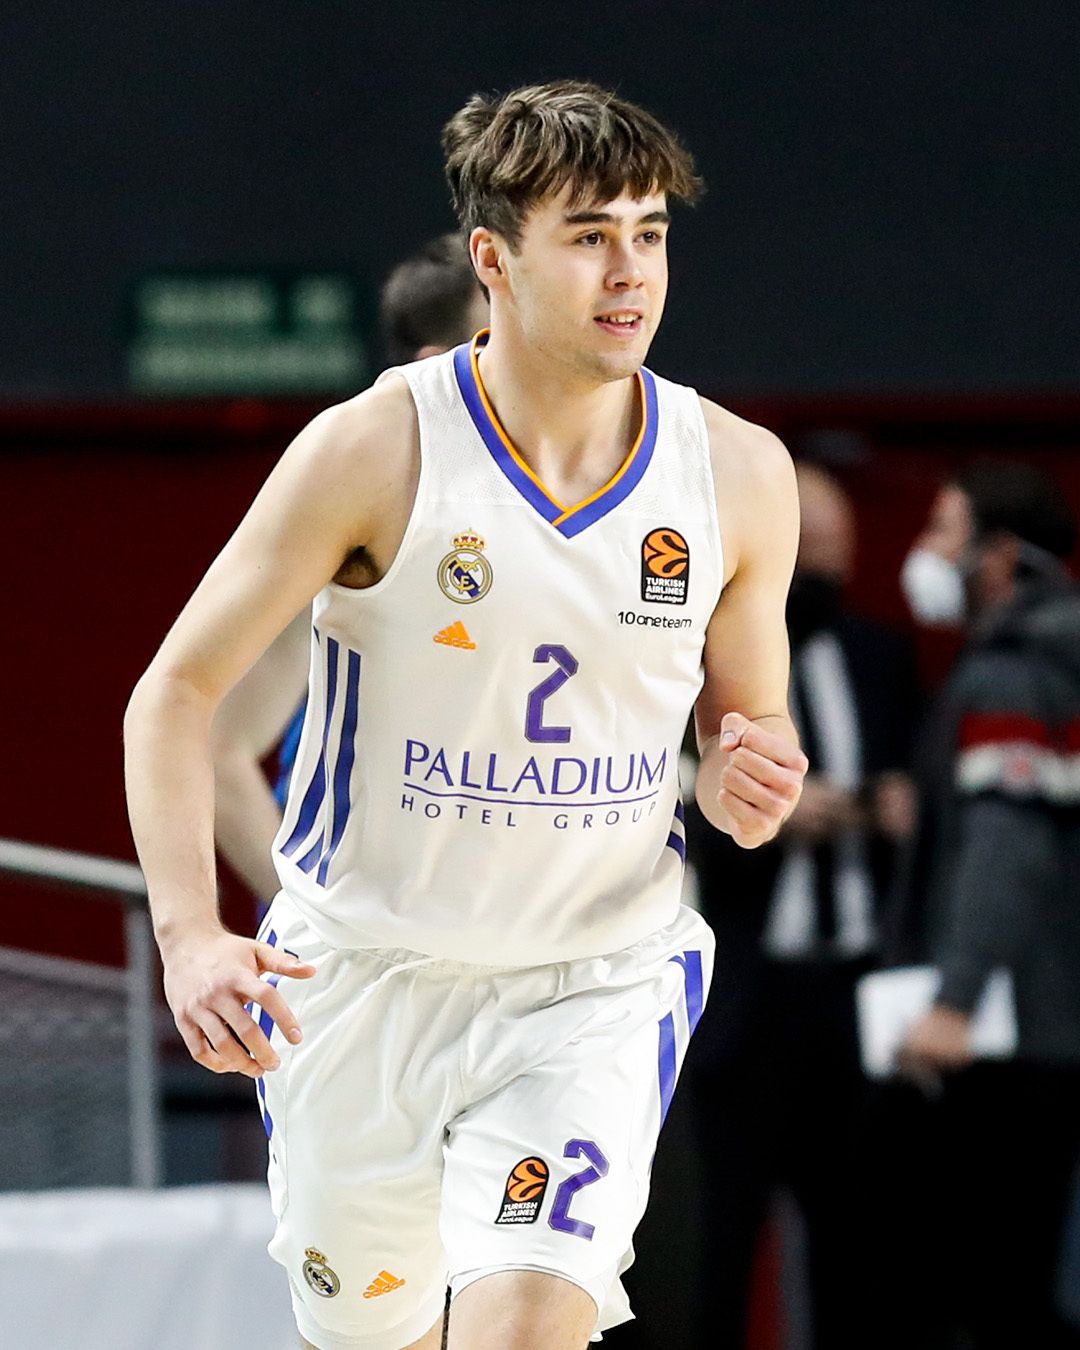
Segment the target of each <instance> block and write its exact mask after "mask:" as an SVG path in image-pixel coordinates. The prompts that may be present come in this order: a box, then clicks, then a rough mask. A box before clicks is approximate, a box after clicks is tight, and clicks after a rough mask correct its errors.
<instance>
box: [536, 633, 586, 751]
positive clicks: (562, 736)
mask: <svg viewBox="0 0 1080 1350" xmlns="http://www.w3.org/2000/svg"><path fill="white" fill-rule="evenodd" d="M533 661H535V662H537V663H538V664H540V665H546V664H547V662H549V661H554V662H555V665H556V667H557V669H555V670H553V671H552V672H551V674H550V675H549V676H548V677H547V679H546V680H541V681H540V683H539V684H538V685H537V686H536V688H535V689H534V690H533V691H532V693H531V694H530V695H529V702H528V704H527V705H526V708H525V738H526V740H530V741H533V742H534V743H538V744H548V745H550V744H552V743H553V742H557V743H561V744H565V742H566V741H568V740H569V739H570V728H569V727H546V726H545V725H544V703H545V701H546V700H547V699H549V698H550V697H551V696H552V694H555V693H557V692H558V691H559V690H560V689H561V688H562V687H563V685H564V684H565V683H566V682H567V680H568V679H570V677H571V676H572V675H576V674H577V668H578V663H577V657H576V656H571V655H570V653H569V652H568V651H567V650H566V648H565V647H560V646H558V645H555V644H553V643H550V642H545V643H542V644H541V645H540V646H539V647H537V649H536V651H535V652H534V653H533Z"/></svg>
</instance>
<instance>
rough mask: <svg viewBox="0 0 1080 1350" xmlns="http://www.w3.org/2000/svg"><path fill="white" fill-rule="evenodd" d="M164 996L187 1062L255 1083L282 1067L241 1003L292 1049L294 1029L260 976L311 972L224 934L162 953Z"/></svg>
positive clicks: (283, 955)
mask: <svg viewBox="0 0 1080 1350" xmlns="http://www.w3.org/2000/svg"><path fill="white" fill-rule="evenodd" d="M164 965H165V997H166V999H167V1000H168V1004H169V1007H170V1008H171V1009H172V1014H173V1018H174V1019H175V1021H176V1026H177V1029H178V1031H179V1032H180V1035H181V1036H182V1037H183V1038H184V1044H185V1045H186V1046H187V1048H188V1051H189V1053H190V1055H191V1058H192V1059H193V1060H195V1062H196V1063H197V1064H202V1065H203V1066H204V1067H205V1068H207V1069H211V1070H212V1071H213V1072H214V1073H242V1074H246V1075H247V1077H249V1078H261V1077H262V1075H263V1073H264V1072H265V1071H266V1070H267V1069H276V1068H277V1067H278V1065H279V1064H280V1062H281V1061H280V1060H279V1059H278V1056H277V1053H276V1051H274V1050H273V1049H271V1046H270V1042H269V1040H268V1039H267V1037H266V1036H265V1035H264V1034H263V1032H262V1030H261V1029H260V1027H259V1025H258V1023H257V1022H256V1021H255V1019H254V1018H253V1017H252V1016H251V1014H250V1013H249V1012H248V1011H247V1008H246V1007H245V1004H247V1003H257V1004H258V1005H259V1006H260V1007H261V1008H262V1009H263V1010H264V1011H265V1012H267V1013H269V1014H270V1016H271V1017H272V1018H273V1020H274V1022H275V1023H276V1024H277V1026H278V1028H279V1029H280V1030H281V1032H282V1033H283V1034H284V1035H285V1036H286V1037H287V1039H288V1040H289V1041H291V1042H292V1043H293V1044H294V1045H295V1044H297V1042H299V1040H300V1039H301V1031H300V1024H299V1023H298V1022H297V1020H296V1018H295V1017H294V1016H293V1014H292V1011H291V1010H290V1008H289V1005H288V1004H287V1003H286V1002H285V999H284V998H283V997H282V995H281V994H280V992H279V991H278V990H277V989H275V988H274V986H273V985H272V984H270V983H269V982H268V981H267V980H264V979H261V978H260V977H261V976H262V975H263V974H264V973H267V974H269V973H276V974H279V975H287V976H288V977H289V978H290V979H294V980H306V979H310V978H311V976H312V975H314V974H315V967H314V966H310V965H305V964H304V963H303V962H302V961H298V960H297V959H296V957H295V956H290V955H289V954H288V952H283V951H280V950H279V949H278V948H276V947H271V946H269V945H268V944H267V943H265V942H255V941H254V940H253V939H251V938H244V937H238V936H237V935H236V934H235V933H227V932H226V931H225V930H224V929H217V930H214V931H213V932H210V933H206V934H201V935H199V936H198V937H188V938H187V939H185V940H184V941H182V942H180V943H177V944H176V945H175V946H173V947H171V948H170V949H169V951H168V952H167V953H165V954H164Z"/></svg>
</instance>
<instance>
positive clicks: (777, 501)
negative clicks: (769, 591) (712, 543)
mask: <svg viewBox="0 0 1080 1350" xmlns="http://www.w3.org/2000/svg"><path fill="white" fill-rule="evenodd" d="M701 411H702V414H703V416H704V418H705V427H706V430H707V431H708V434H709V452H710V456H711V460H712V468H713V478H714V480H715V483H716V498H717V502H716V505H717V512H718V514H719V519H720V529H721V532H722V534H723V537H724V540H725V550H724V552H725V562H726V568H725V570H726V571H727V574H728V579H730V577H731V576H732V575H733V574H734V572H735V571H736V570H737V569H738V566H739V558H740V555H742V554H744V553H745V552H746V551H747V550H749V549H751V548H753V547H754V545H755V544H756V543H758V541H759V540H760V541H763V540H764V538H765V537H766V536H767V535H768V534H769V533H770V532H771V533H772V534H773V537H774V538H775V537H776V535H777V534H778V533H779V534H782V535H783V536H785V537H786V536H790V537H791V538H793V539H794V538H795V537H796V536H797V533H798V492H797V488H796V482H795V469H794V466H793V464H792V462H791V456H790V454H789V453H788V451H787V447H786V446H785V445H784V443H783V441H781V440H780V438H779V436H776V435H774V434H773V432H771V431H769V430H768V428H766V427H762V426H758V425H757V424H756V423H754V422H748V421H747V420H746V419H745V418H743V417H739V416H737V415H736V414H735V413H733V412H731V411H729V410H728V409H727V408H722V407H721V406H720V405H719V404H718V403H713V402H712V401H711V400H710V399H707V398H702V399H701Z"/></svg>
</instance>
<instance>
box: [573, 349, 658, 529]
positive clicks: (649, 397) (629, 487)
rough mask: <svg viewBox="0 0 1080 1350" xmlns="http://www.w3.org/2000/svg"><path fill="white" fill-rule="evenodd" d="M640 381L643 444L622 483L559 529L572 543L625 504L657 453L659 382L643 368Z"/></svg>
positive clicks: (575, 514) (620, 480) (591, 503)
mask: <svg viewBox="0 0 1080 1350" xmlns="http://www.w3.org/2000/svg"><path fill="white" fill-rule="evenodd" d="M641 378H642V379H643V380H644V382H645V432H644V435H643V436H642V438H641V444H640V445H639V446H638V450H637V454H636V455H635V456H634V459H633V462H632V463H631V464H630V466H629V467H628V468H627V470H626V472H625V473H624V474H623V476H622V477H621V478H620V479H619V481H618V482H617V483H615V484H613V485H612V487H610V488H609V489H608V491H607V492H605V493H604V494H603V496H602V497H597V499H596V501H594V502H590V503H589V505H588V506H583V507H582V508H581V510H580V511H575V512H574V513H573V514H572V515H570V516H568V517H567V518H566V520H564V521H563V522H562V524H561V525H558V526H556V528H557V529H558V531H559V533H560V534H562V535H565V537H566V538H567V539H573V537H574V535H576V534H580V533H581V531H582V530H585V529H588V527H589V526H590V525H593V524H595V523H596V521H598V520H600V519H602V518H603V517H604V516H606V515H607V514H608V512H609V511H614V509H615V508H616V507H617V506H618V505H619V503H620V502H623V501H625V500H626V498H627V497H629V495H630V494H631V492H633V490H634V489H635V488H636V487H637V485H638V484H639V483H640V482H641V479H642V477H643V476H644V474H645V470H646V469H647V468H648V467H649V462H650V460H651V459H652V457H653V451H654V450H655V449H656V435H657V431H658V406H659V405H658V402H657V398H656V379H655V377H654V376H653V373H652V371H650V370H646V369H645V368H644V366H643V367H642V369H641Z"/></svg>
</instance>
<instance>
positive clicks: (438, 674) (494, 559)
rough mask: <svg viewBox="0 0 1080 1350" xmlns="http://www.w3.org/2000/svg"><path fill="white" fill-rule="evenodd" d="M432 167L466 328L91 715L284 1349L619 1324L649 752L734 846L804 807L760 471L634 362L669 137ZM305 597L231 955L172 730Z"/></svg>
mask: <svg viewBox="0 0 1080 1350" xmlns="http://www.w3.org/2000/svg"><path fill="white" fill-rule="evenodd" d="M445 145H446V150H447V167H448V173H449V177H450V183H451V187H452V189H453V194H454V198H455V202H456V204H457V207H458V210H459V214H460V216H461V219H462V223H463V226H464V228H465V230H466V232H467V233H468V237H469V245H470V249H471V254H472V259H473V264H474V267H475V268H476V273H477V276H478V277H479V279H480V281H481V283H482V284H483V285H484V287H485V288H486V289H487V291H488V293H489V295H490V300H491V329H490V332H489V333H488V332H483V333H480V334H478V335H477V337H476V338H474V339H473V341H472V342H470V343H468V344H466V345H465V346H462V347H459V348H457V349H456V350H454V351H453V352H450V353H447V354H446V355H445V356H437V357H433V358H431V359H430V360H426V361H422V362H419V363H418V364H416V365H412V366H406V367H402V368H401V369H399V370H398V371H396V372H393V373H390V374H388V375H385V376H383V377H382V379H381V380H380V381H379V382H378V384H377V385H376V386H375V388H373V389H372V390H370V391H368V392H366V393H364V394H362V395H360V396H359V397H358V398H356V399H353V400H350V401H349V402H347V403H345V404H343V405H341V406H339V407H336V408H333V409H331V410H329V411H327V412H325V413H323V414H322V415H321V416H319V417H318V418H316V419H315V421H314V422H313V423H312V424H311V425H310V426H309V427H308V428H307V429H306V430H305V431H304V432H302V433H301V435H300V436H299V437H298V438H297V440H296V441H295V443H294V444H293V445H292V446H291V447H290V448H289V450H288V451H287V452H286V454H285V455H284V457H283V458H282V460H281V462H280V463H279V465H278V466H277V468H276V469H275V470H274V472H273V473H272V474H271V476H270V478H269V480H268V481H267V483H266V485H265V487H264V488H263V490H262V492H261V493H260V494H259V496H258V498H257V499H256V501H255V503H254V504H253V506H252V508H251V510H250V511H249V513H248V515H247V517H246V518H245V520H244V521H243V522H242V524H241V525H240V527H239V529H238V530H237V532H236V534H235V536H234V537H233V538H232V540H231V541H230V542H229V543H228V544H227V546H226V547H225V549H224V550H223V552H222V554H221V556H220V557H219V558H218V559H217V561H216V562H215V563H214V564H213V566H212V567H211V569H210V571H209V572H208V573H207V575H206V577H205V578H204V580H203V581H202V583H201V584H200V586H199V588H198V590H197V591H196V592H195V595H194V596H193V597H192V599H191V600H190V602H189V603H188V605H187V607H186V608H185V610H184V612H183V613H182V614H181V616H180V618H179V619H178V620H177V622H176V624H175V625H174V627H173V629H172V631H171V632H170V633H169V635H168V637H167V638H166V640H165V642H164V644H163V646H162V648H161V650H160V652H159V653H158V655H157V656H156V657H155V659H154V661H153V662H152V664H151V666H150V668H149V670H148V671H147V673H146V674H145V675H144V676H143V678H142V680H141V681H140V682H139V685H138V687H137V689H136V691H135V693H134V695H133V696H132V700H131V705H130V708H129V711H128V717H127V723H126V734H127V746H128V781H129V797H130V806H131V817H132V823H133V829H134V833H135V837H136V841H137V844H138V847H139V854H140V858H141V860H142V863H143V867H144V869H145V872H146V876H147V880H148V884H149V888H150V894H151V898H152V905H153V910H154V916H155V923H156V929H157V933H158V938H159V942H160V946H161V950H162V955H163V959H164V965H165V987H166V993H167V996H168V999H169V1003H170V1006H171V1007H172V1009H173V1012H174V1014H175V1017H176V1021H177V1025H178V1027H179V1029H180V1031H181V1034H182V1035H183V1037H184V1040H185V1042H186V1044H187V1046H188V1048H189V1050H190V1051H191V1053H192V1055H193V1056H194V1057H195V1058H196V1059H197V1060H198V1061H199V1062H200V1063H201V1064H204V1065H206V1066H207V1067H208V1068H211V1069H213V1070H215V1071H217V1072H227V1071H230V1070H234V1071H239V1072H241V1073H247V1074H249V1075H250V1076H252V1077H254V1078H256V1079H257V1080H258V1089H259V1093H260V1097H261V1099H262V1106H263V1114H264V1121H265V1125H266V1131H267V1134H268V1136H269V1137H270V1150H271V1162H270V1184H271V1191H272V1199H273V1203H274V1208H275V1212H276V1214H277V1219H278V1226H277V1232H276V1235H275V1237H274V1240H273V1242H272V1244H271V1251H272V1253H273V1255H274V1256H275V1257H276V1258H277V1259H278V1260H279V1261H280V1262H281V1263H282V1264H283V1265H284V1266H285V1267H286V1269H287V1271H288V1273H289V1277H290V1281H291V1286H292V1292H293V1302H294V1308H295V1312H296V1317H297V1322H298V1324H299V1327H300V1331H301V1333H302V1336H303V1337H304V1339H305V1342H306V1343H307V1344H309V1345H313V1346H316V1347H319V1350H330V1347H352V1346H356V1347H367V1348H369V1350H402V1348H403V1347H409V1346H415V1347H420V1348H421V1350H429V1347H430V1348H431V1350H434V1348H435V1347H437V1346H438V1344H439V1336H440V1331H441V1321H442V1307H443V1301H444V1294H445V1289H446V1287H447V1284H448V1283H449V1286H450V1289H451V1291H452V1295H453V1300H454V1301H453V1304H452V1309H451V1314H450V1327H449V1343H450V1346H451V1347H452V1350H495V1348H496V1347H498V1350H505V1347H535V1348H536V1350H580V1348H581V1347H582V1346H584V1345H585V1343H586V1342H587V1341H588V1340H589V1339H590V1338H591V1337H596V1336H598V1334H599V1332H601V1331H602V1330H604V1329H605V1328H607V1327H610V1326H614V1325H615V1324H617V1323H618V1322H620V1321H623V1320H625V1319H626V1318H627V1317H628V1316H630V1313H629V1309H628V1307H627V1305H626V1300H625V1296H624V1295H623V1293H622V1287H621V1285H620V1283H619V1274H620V1273H621V1271H622V1270H624V1269H625V1268H626V1266H627V1264H628V1263H629V1259H630V1258H629V1252H630V1239H631V1235H632V1233H633V1230H634V1227H635V1225H636V1224H637V1222H638V1220H639V1219H640V1217H641V1214H642V1212H643V1210H644V1207H645V1202H646V1197H647V1192H648V1181H649V1168H650V1163H651V1160H652V1156H653V1152H654V1149H655V1145H656V1138H657V1133H658V1131H659V1129H660V1125H661V1123H662V1120H663V1117H664V1114H665V1112H666V1110H667V1107H668V1105H669V1103H670V1099H671V1094H672V1092H673V1090H674V1086H675V1080H676V1077H677V1075H678V1071H679V1066H680V1063H681V1060H682V1055H683V1053H684V1051H685V1048H686V1043H687V1040H688V1038H689V1035H690V1033H691V1032H692V1031H693V1029H694V1026H695V1024H696V1022H697V1020H698V1018H699V1016H700V1015H701V1011H702V1007H703V1005H704V1001H705V995H706V990H707V988H708V982H709V975H710V970H711V951H712V941H711V936H710V934H709V932H708V930H707V929H706V927H705V925H704V924H703V923H702V921H701V919H700V918H699V917H698V916H697V915H695V914H694V913H693V912H691V911H689V910H686V909H683V908H681V907H680V904H679V889H680V877H681V871H682V865H683V854H684V844H683V828H682V819H681V817H682V811H681V806H680V800H679V787H678V782H677V777H676V758H677V752H678V746H679V743H680V740H681V737H682V733H683V728H684V725H685V722H686V719H687V716H688V714H689V712H690V710H691V709H692V708H694V707H696V712H697V721H698V731H699V737H700V741H701V747H702V762H701V771H700V775H699V779H698V796H699V800H700V802H701V805H702V808H703V810H704V811H705V813H706V815H707V816H708V818H709V819H710V820H711V821H712V822H713V823H714V824H715V825H716V826H717V827H719V828H720V829H723V830H726V831H728V832H730V833H731V834H732V836H733V837H734V838H735V839H736V840H737V841H738V842H739V843H740V844H742V845H744V846H746V847H754V846H756V845H757V844H760V843H763V842H764V841H765V840H767V839H769V838H771V837H772V836H773V834H775V832H776V830H777V829H778V827H779V826H780V824H781V822H782V821H783V819H784V818H785V816H786V815H787V813H788V812H790V810H791V809H792V807H793V806H794V803H795V802H796V800H797V798H798V794H799V790H800V784H801V779H802V775H803V773H804V772H805V769H806V761H805V759H804V757H803V756H802V754H801V752H800V751H799V749H798V746H797V744H796V737H795V733H794V730H793V728H792V726H791V722H790V720H789V718H788V714H787V704H786V694H787V674H788V664H787V642H786V636H785V630H784V599H785V594H786V591H787V586H788V582H789V578H790V575H791V571H792V566H793V562H794V556H795V545H796V533H797V524H796V494H795V485H794V478H793V474H792V472H791V467H790V464H789V461H788V459H787V456H786V454H785V452H784V450H783V448H782V447H781V446H780V445H779V443H778V442H777V441H776V440H775V439H774V438H773V437H772V436H771V435H770V434H769V433H768V432H765V431H763V430H761V429H760V428H757V427H753V426H750V425H747V424H746V423H744V422H742V421H740V420H739V419H738V418H736V417H734V416H733V415H731V414H730V413H727V412H725V411H723V410H722V409H720V408H718V407H716V406H714V405H713V404H710V403H708V402H706V401H705V400H703V399H701V398H699V397H698V395H697V394H695V393H694V392H693V391H692V390H690V389H686V388H683V387H681V386H678V385H674V384H671V383H668V382H667V381H665V380H661V379H659V378H657V377H656V376H654V375H652V374H651V373H650V372H648V371H647V370H645V369H644V367H643V365H642V362H643V360H644V358H645V355H646V352H647V350H648V347H649V343H650V341H651V339H652V336H653V334H654V333H655V331H656V328H657V325H658V323H659V321H660V316H661V313H662V311H663V306H664V298H665V293H666V288H667V263H666V242H665V241H666V235H667V231H668V226H669V215H668V205H669V200H670V199H672V198H683V199H687V198H692V197H693V196H694V195H695V193H696V191H697V189H698V181H697V179H696V177H695V174H694V170H693V164H692V161H691V160H690V158H689V156H688V155H687V153H686V152H685V151H684V150H683V149H682V148H681V146H680V145H679V144H678V142H677V141H676V140H675V138H674V137H673V136H672V134H671V133H670V132H669V131H667V130H666V129H665V128H664V127H663V126H661V125H660V124H659V123H658V122H657V121H656V120H655V119H654V118H653V117H651V116H650V115H649V114H648V113H646V112H644V111H643V110H642V109H640V108H638V107H635V106H634V105H632V104H630V103H627V102H625V101H623V100H621V99H619V98H616V97H615V96H614V95H613V94H610V93H608V92H606V91H604V90H601V89H598V88H595V87H594V86H590V85H585V84H576V83H570V82H560V83H556V84H550V85H545V86H541V87H533V88H528V89H522V90H518V91H516V92H515V93H513V94H510V95H508V96H506V97H505V98H501V99H493V100H487V99H483V98H480V97H477V98H474V99H473V100H471V101H470V103H469V104H468V105H467V106H466V107H465V108H464V109H463V110H462V111H461V112H460V113H459V114H457V116H455V117H454V118H453V120H452V121H451V122H450V124H449V125H448V127H447V129H446V133H445ZM312 597H314V621H313V630H312V638H311V667H310V681H309V715H308V717H307V719H306V722H305V727H304V734H303V737H302V740H301V745H300V748H299V753H298V757H297V764H296V770H295V772H294V775H293V784H292V789H291V792H290V796H289V801H288V804H287V807H286V811H285V817H284V820H283V823H282V826H281V829H280V831H279V833H278V836H277V839H276V841H275V850H274V851H275V863H276V866H277V869H278V876H279V879H280V882H281V888H282V889H281V891H280V893H279V894H278V896H277V898H276V899H275V901H274V904H273V906H272V908H271V910H270V913H269V915H268V917H267V921H266V923H265V925H264V929H263V932H262V935H261V936H262V939H263V940H262V941H251V940H248V939H245V938H241V937H238V936H235V935H233V934H230V933H228V932H226V931H225V930H224V929H223V928H222V926H221V923H220V921H219V919H218V916H217V912H216V908H215V895H214V867H213V798H214V788H213V775H212V769H211V758H210V749H209V734H210V731H209V729H210V722H211V718H212V716H213V713H214V709H215V708H216V707H217V706H218V704H219V703H220V701H221V699H222V697H223V695H224V693H225V691H226V690H227V689H228V688H229V687H230V686H231V685H232V684H234V683H235V682H236V681H237V680H238V679H239V678H240V677H241V675H242V674H243V673H244V671H245V670H246V669H247V668H248V667H249V666H250V665H251V664H252V662H254V661H255V660H256V659H257V658H258V656H259V654H260V653H261V652H262V651H263V650H264V649H265V648H266V647H267V646H268V645H269V644H270V642H272V641H273V639H274V638H275V636H276V635H277V634H278V633H279V632H280V631H281V630H282V629H283V628H284V627H285V625H286V624H287V623H288V622H289V621H290V620H291V619H292V618H293V616H294V615H295V614H296V613H297V612H298V611H300V610H301V609H302V607H303V606H305V605H306V604H308V603H309V602H310V601H311V600H312ZM245 1004H248V1005H253V1006H251V1011H250V1013H249V1011H247V1010H246V1008H245ZM301 1024H302V1026H303V1033H301V1029H300V1028H301Z"/></svg>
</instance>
